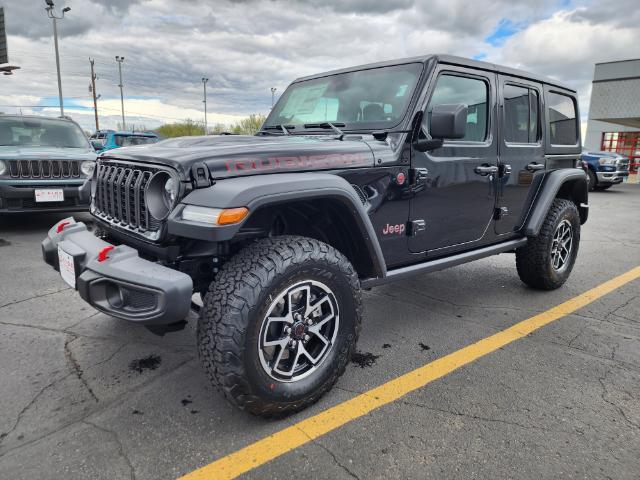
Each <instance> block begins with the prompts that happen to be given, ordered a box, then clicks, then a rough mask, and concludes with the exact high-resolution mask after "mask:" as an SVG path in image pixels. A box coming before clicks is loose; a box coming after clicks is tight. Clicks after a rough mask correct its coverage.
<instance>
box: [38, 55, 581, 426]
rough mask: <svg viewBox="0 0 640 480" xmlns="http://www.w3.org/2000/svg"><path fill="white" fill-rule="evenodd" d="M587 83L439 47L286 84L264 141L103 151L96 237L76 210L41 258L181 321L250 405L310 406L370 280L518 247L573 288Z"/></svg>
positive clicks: (536, 281)
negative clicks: (194, 320) (579, 93)
mask: <svg viewBox="0 0 640 480" xmlns="http://www.w3.org/2000/svg"><path fill="white" fill-rule="evenodd" d="M578 118H579V115H578V106H577V101H576V92H575V91H573V90H571V89H570V88H567V87H565V86H562V85H560V84H558V82H556V81H555V80H552V79H548V78H543V77H540V76H537V75H532V74H529V73H525V72H522V71H519V70H514V69H511V68H505V67H500V66H497V65H493V64H489V63H483V62H477V61H472V60H466V59H462V58H457V57H451V56H446V55H429V56H425V57H419V58H410V59H405V60H396V61H390V62H384V63H377V64H373V65H366V66H361V67H355V68H347V69H344V70H338V71H333V72H328V73H323V74H319V75H313V76H310V77H305V78H300V79H298V80H296V81H295V82H293V83H292V84H291V85H290V86H289V88H288V89H287V90H286V91H285V92H284V94H283V95H282V97H281V98H280V100H279V101H278V103H277V104H276V106H275V107H274V108H273V110H272V112H271V114H270V115H269V117H268V118H267V120H266V122H265V124H264V125H263V127H262V129H261V130H260V131H259V132H258V133H257V135H255V136H209V137H189V138H178V139H172V140H167V141H163V142H160V143H157V144H155V145H149V146H141V147H134V148H122V149H119V150H116V151H110V152H108V153H106V154H103V155H101V156H100V157H99V159H98V162H97V168H96V171H95V173H94V175H93V178H92V180H91V182H88V183H87V185H86V186H85V188H84V191H85V194H86V195H87V196H89V195H90V196H91V213H92V214H93V217H94V218H95V222H96V224H97V225H96V229H95V231H94V232H91V231H89V230H87V227H86V226H85V225H84V224H83V223H76V222H75V221H74V220H73V218H68V219H65V220H63V221H61V222H59V223H57V224H56V225H55V226H53V227H52V229H51V230H50V231H49V234H48V236H47V238H46V239H45V240H44V241H43V243H42V251H43V255H44V259H45V261H46V262H47V263H49V264H50V265H52V266H53V267H54V268H55V269H57V270H59V271H60V274H61V275H62V278H63V279H64V280H65V281H66V282H67V283H68V284H69V285H71V286H73V287H75V288H76V289H77V290H78V292H79V294H80V296H81V297H82V298H83V299H85V300H86V301H87V302H89V303H90V304H91V305H92V306H93V307H95V308H97V309H98V310H100V311H102V312H104V313H106V314H109V315H112V316H114V317H118V318H121V319H125V320H129V321H132V322H137V323H140V324H147V325H149V324H151V325H162V324H171V323H175V322H179V321H181V320H183V319H184V318H185V317H186V316H187V314H188V312H189V310H190V308H196V306H197V302H196V303H192V297H193V296H194V294H199V295H201V297H202V301H203V306H202V307H201V309H200V314H199V315H200V316H199V323H198V328H197V332H198V333H197V336H198V338H197V343H198V346H199V351H200V356H201V358H202V362H203V364H204V367H205V369H206V370H207V372H208V374H209V376H210V378H211V381H212V382H213V383H214V384H215V385H217V386H218V387H219V388H220V389H221V390H222V392H223V393H224V395H225V396H226V398H227V399H229V400H230V401H231V402H232V403H233V404H235V405H237V406H239V407H240V408H243V409H245V410H247V411H249V412H251V413H253V414H257V415H264V416H272V415H279V414H285V413H289V412H293V411H296V410H299V409H301V408H304V407H306V406H308V405H310V404H311V403H313V402H315V401H316V400H317V399H318V398H319V397H320V396H321V395H322V394H324V393H325V392H326V391H327V390H329V389H330V388H331V387H332V385H333V384H334V383H335V382H336V380H337V378H338V377H339V376H340V375H341V374H342V373H343V372H344V370H345V366H346V364H347V362H348V360H349V359H350V356H351V354H352V353H353V351H354V347H355V344H356V340H357V338H358V333H359V331H360V325H361V320H362V301H361V295H360V290H361V289H363V288H365V289H368V288H371V287H374V286H377V285H380V284H383V283H385V282H389V281H392V280H397V279H403V278H406V277H408V276H410V275H414V274H419V273H424V272H432V271H437V270H441V269H444V268H447V267H451V266H454V265H459V264H462V263H465V262H470V261H472V260H476V259H479V258H483V257H487V256H489V255H495V254H498V253H503V252H515V257H516V267H517V270H518V274H519V275H520V278H521V279H522V280H523V281H524V282H525V283H526V284H527V285H529V286H531V287H533V288H538V289H547V290H549V289H554V288H558V287H560V286H561V285H562V284H563V283H564V282H565V281H566V279H567V277H568V276H569V274H570V272H571V269H572V267H573V264H574V262H575V259H576V255H577V253H578V243H579V240H580V226H581V224H583V223H584V222H585V221H586V220H587V213H588V205H587V179H586V175H585V172H584V171H583V170H582V169H581V168H577V167H578V161H579V156H580V152H581V142H580V130H579V128H578Z"/></svg>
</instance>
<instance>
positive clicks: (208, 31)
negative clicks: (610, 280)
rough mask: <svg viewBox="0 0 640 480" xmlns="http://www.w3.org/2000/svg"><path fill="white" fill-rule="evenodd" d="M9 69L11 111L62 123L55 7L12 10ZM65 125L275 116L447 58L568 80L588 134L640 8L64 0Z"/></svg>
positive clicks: (366, 0)
mask: <svg viewBox="0 0 640 480" xmlns="http://www.w3.org/2000/svg"><path fill="white" fill-rule="evenodd" d="M0 6H4V8H5V16H6V21H7V33H8V48H9V59H10V63H11V64H15V65H19V66H20V67H21V69H20V70H17V71H16V72H15V73H14V74H13V75H11V76H0V112H7V113H9V112H20V111H21V112H22V113H24V114H27V113H37V114H44V115H58V114H59V109H58V93H57V80H56V66H55V56H54V46H53V35H52V24H51V20H50V19H49V18H47V14H46V12H45V9H44V7H45V2H44V0H42V1H41V0H0ZM63 7H71V11H69V12H68V13H67V14H66V16H65V18H64V19H63V20H62V21H60V22H59V23H58V33H59V42H60V60H61V72H62V89H63V95H64V103H65V114H67V115H69V116H72V117H73V118H74V119H75V120H76V121H78V122H79V123H80V124H81V125H82V126H83V127H84V128H85V129H87V130H92V129H93V128H95V125H94V120H93V102H92V97H91V93H90V91H89V88H88V86H89V83H90V67H89V58H93V59H94V60H95V67H96V72H97V75H98V80H97V82H96V91H97V93H99V94H100V96H101V97H100V99H99V100H98V109H99V114H100V121H101V125H100V126H101V128H115V127H116V126H117V123H118V122H119V120H120V92H119V88H118V86H117V85H118V83H119V82H118V65H117V63H116V61H115V56H116V55H119V56H123V57H125V61H124V63H123V64H122V69H123V83H124V95H125V114H126V121H127V126H128V127H130V126H131V125H134V126H135V127H136V128H138V129H143V128H145V129H152V128H156V127H158V126H160V125H161V124H163V123H173V122H178V121H182V120H184V119H192V120H194V121H198V122H201V121H203V104H202V98H203V85H202V81H201V79H202V77H207V78H209V82H208V84H207V94H208V95H207V96H208V98H207V100H208V108H207V111H208V120H209V125H212V124H214V123H224V124H230V123H233V122H235V121H237V120H239V119H240V118H243V117H245V116H247V115H249V114H252V113H262V114H266V113H268V111H269V109H270V107H271V90H270V89H271V87H275V88H276V89H277V91H276V97H277V96H278V95H279V94H281V93H282V92H283V91H284V89H285V88H286V86H287V85H288V84H289V83H290V82H291V81H292V80H294V79H295V78H297V77H300V76H304V75H309V74H313V73H317V72H322V71H327V70H333V69H337V68H342V67H347V66H352V65H359V64H364V63H369V62H375V61H382V60H390V59H394V58H403V57H410V56H415V55H423V54H428V53H447V54H453V55H460V56H464V57H469V58H475V59H481V60H484V61H488V62H493V63H497V64H501V65H508V66H512V67H516V68H522V69H525V70H529V71H532V72H536V73H539V74H543V75H547V76H550V77H554V78H556V79H558V80H560V81H562V82H564V83H566V84H568V85H570V86H571V87H574V88H576V89H577V90H578V92H579V98H580V109H581V116H582V120H583V129H584V127H585V124H586V118H587V114H588V107H589V97H590V93H591V79H592V76H593V69H594V64H595V63H596V62H605V61H613V60H623V59H629V58H638V57H640V8H638V0H600V1H598V0H531V1H530V0H526V1H519V0H472V1H469V0H429V1H427V0H323V1H313V0H298V1H280V0H215V1H206V2H205V1H195V0H131V1H127V0H111V1H108V0H64V1H63V0H56V10H57V12H58V13H60V11H61V10H62V8H63Z"/></svg>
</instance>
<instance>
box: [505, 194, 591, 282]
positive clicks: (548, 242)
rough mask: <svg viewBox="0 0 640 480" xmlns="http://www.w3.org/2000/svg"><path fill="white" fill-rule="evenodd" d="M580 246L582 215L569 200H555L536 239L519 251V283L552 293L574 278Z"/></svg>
mask: <svg viewBox="0 0 640 480" xmlns="http://www.w3.org/2000/svg"><path fill="white" fill-rule="evenodd" d="M579 243H580V215H579V214H578V209H577V208H576V206H575V204H574V203H573V202H571V201H570V200H565V199H563V198H556V199H555V200H554V201H553V204H552V205H551V208H550V209H549V213H548V214H547V218H546V219H545V221H544V223H543V224H542V228H541V229H540V233H539V234H538V236H537V237H531V238H529V241H528V242H527V244H526V245H525V246H524V247H521V248H519V249H517V250H516V267H517V269H518V275H519V276H520V279H521V280H522V281H523V282H524V283H526V284H527V285H529V286H530V287H533V288H537V289H541V290H553V289H556V288H559V287H561V286H562V285H563V284H564V282H566V280H567V278H569V275H570V274H571V270H572V269H573V264H574V263H575V260H576V256H577V254H578V245H579Z"/></svg>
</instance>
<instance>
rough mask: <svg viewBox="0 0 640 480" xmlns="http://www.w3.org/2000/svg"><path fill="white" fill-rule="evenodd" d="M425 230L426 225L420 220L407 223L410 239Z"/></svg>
mask: <svg viewBox="0 0 640 480" xmlns="http://www.w3.org/2000/svg"><path fill="white" fill-rule="evenodd" d="M426 229H427V223H426V222H425V221H424V220H422V219H420V220H411V221H410V222H409V228H408V230H409V236H410V237H415V236H416V235H419V234H420V233H421V232H424V231H425V230H426Z"/></svg>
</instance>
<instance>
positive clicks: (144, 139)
mask: <svg viewBox="0 0 640 480" xmlns="http://www.w3.org/2000/svg"><path fill="white" fill-rule="evenodd" d="M114 140H115V142H116V145H118V146H119V147H130V146H132V145H146V144H147V143H156V142H157V141H158V138H157V137H149V136H142V135H116V136H115V139H114Z"/></svg>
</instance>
